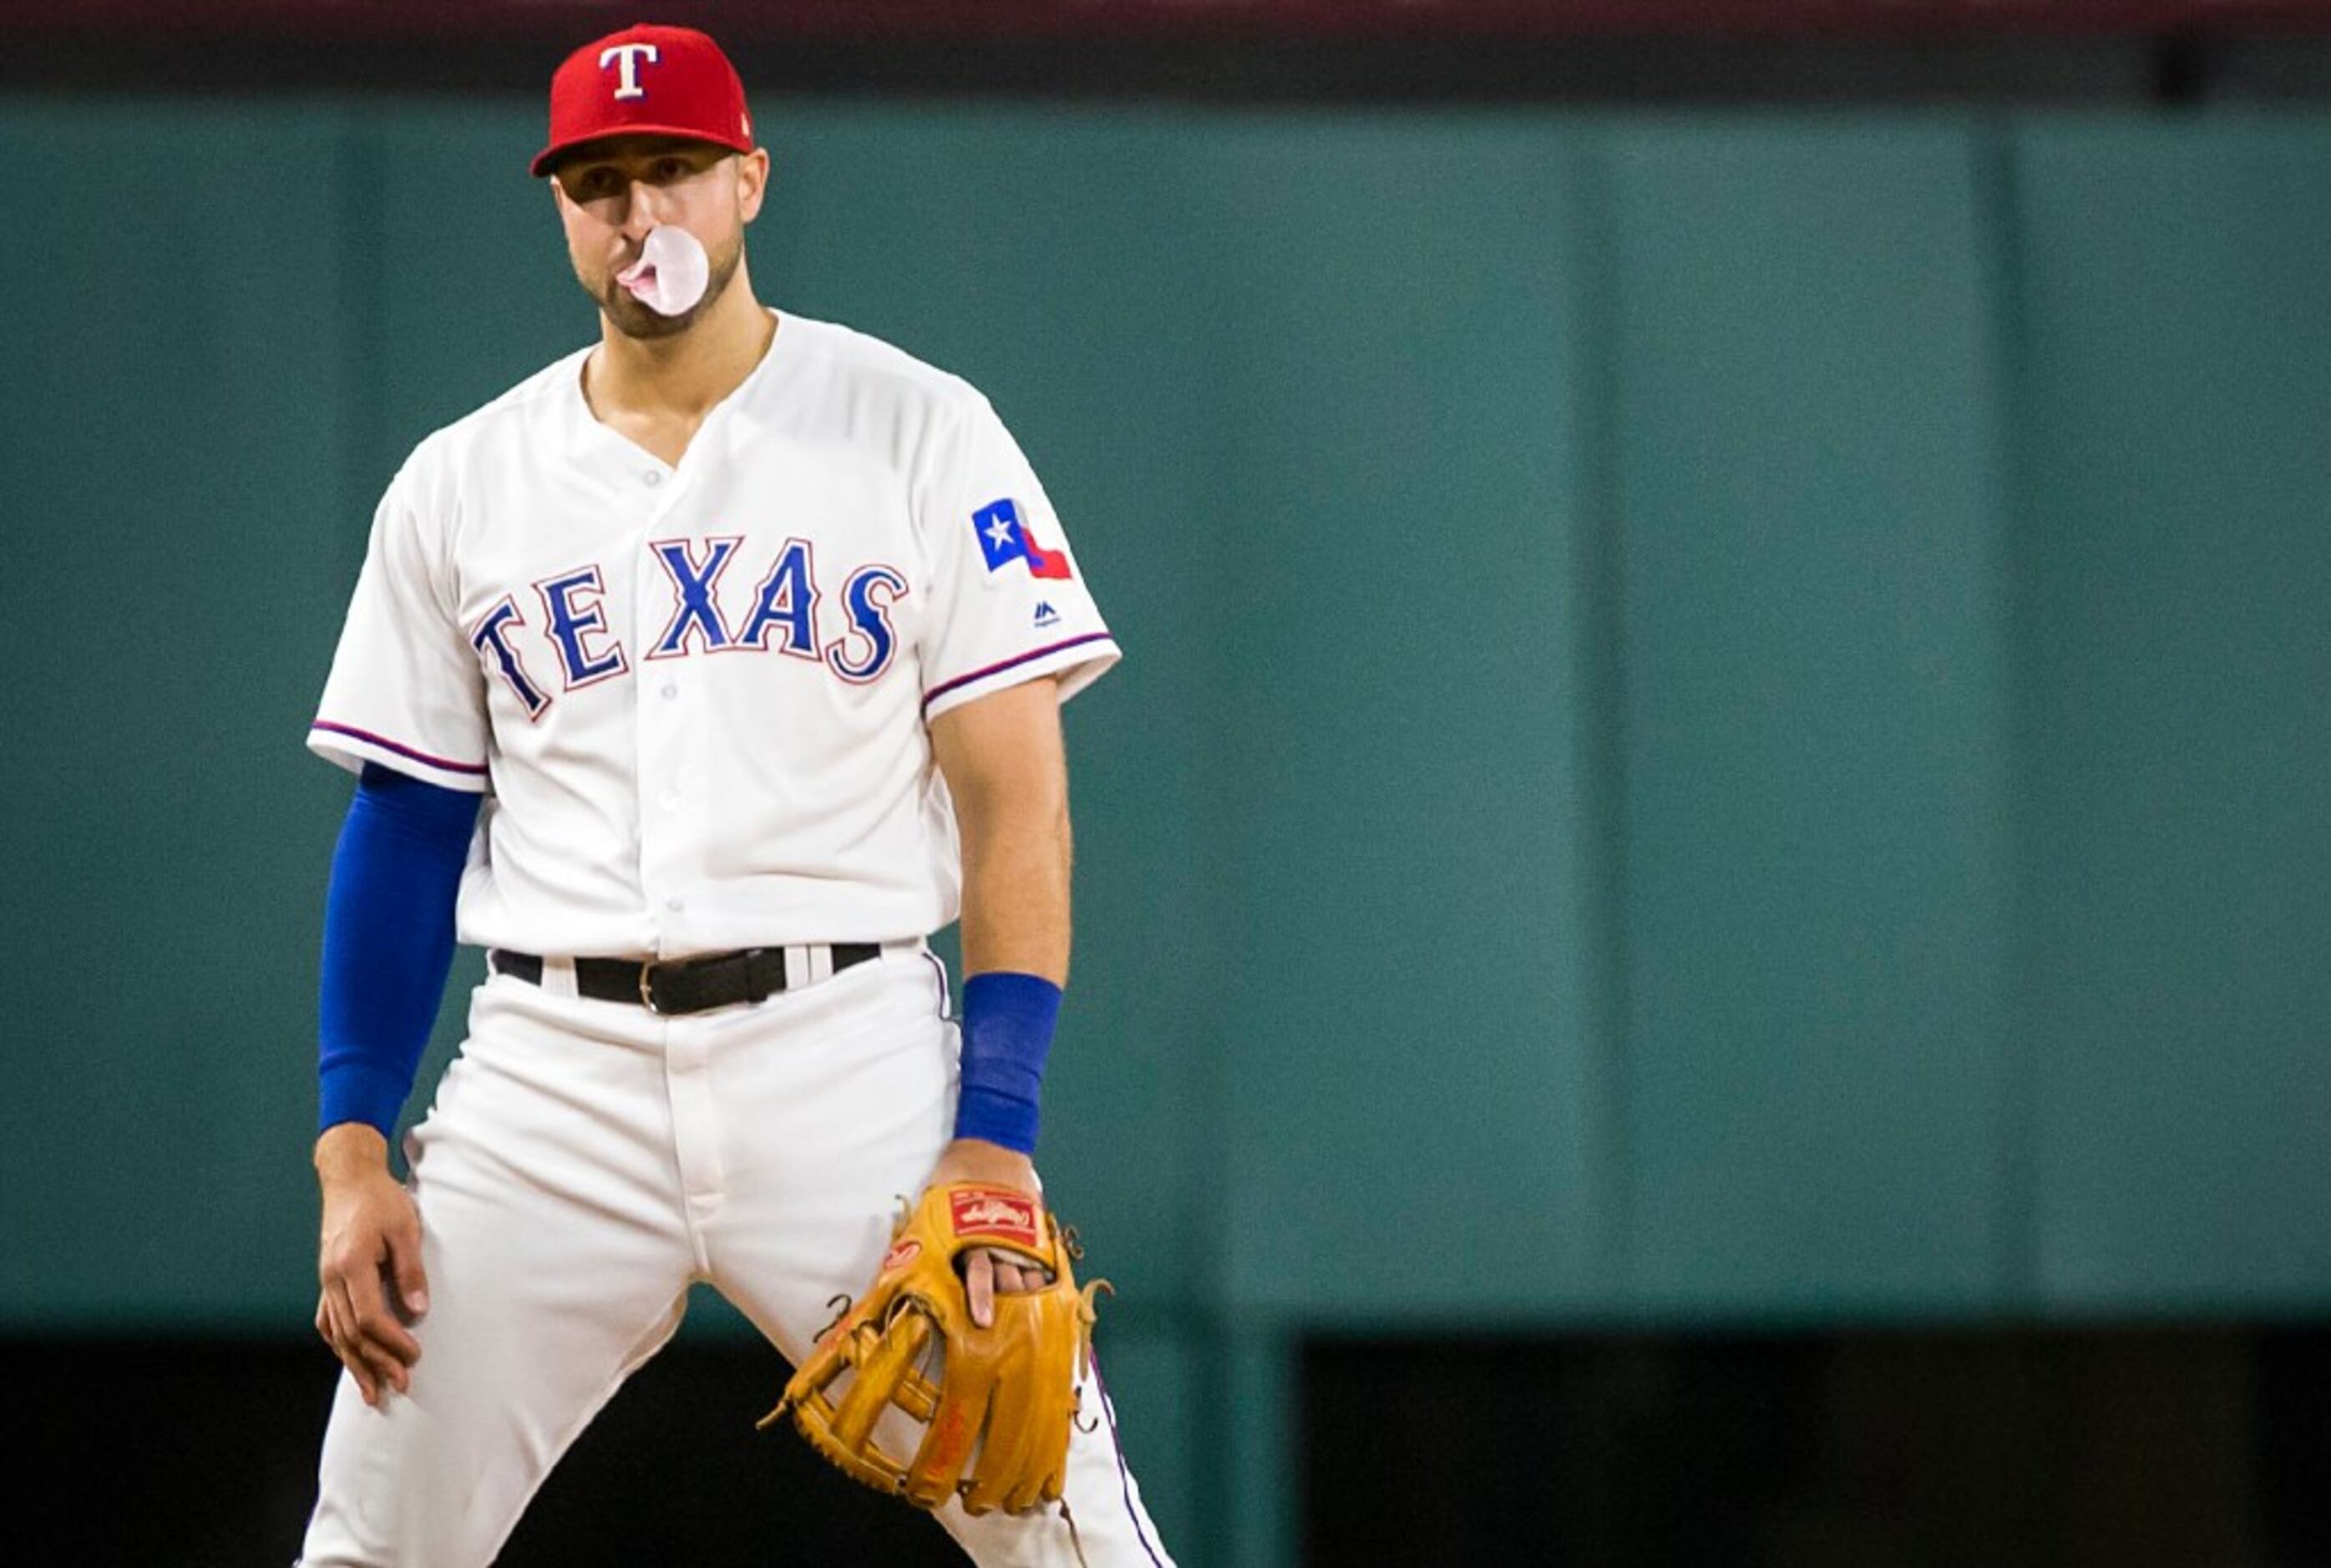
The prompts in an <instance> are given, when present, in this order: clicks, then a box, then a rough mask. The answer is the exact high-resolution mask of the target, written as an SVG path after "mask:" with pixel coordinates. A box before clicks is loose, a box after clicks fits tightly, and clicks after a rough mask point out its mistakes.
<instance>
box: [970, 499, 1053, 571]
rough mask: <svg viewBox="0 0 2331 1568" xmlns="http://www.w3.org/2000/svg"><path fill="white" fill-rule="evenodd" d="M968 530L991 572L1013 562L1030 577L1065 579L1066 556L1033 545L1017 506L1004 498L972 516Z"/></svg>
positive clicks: (1029, 529)
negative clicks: (1021, 563)
mask: <svg viewBox="0 0 2331 1568" xmlns="http://www.w3.org/2000/svg"><path fill="white" fill-rule="evenodd" d="M971 526H972V527H973V529H974V530H975V532H976V533H977V534H978V535H979V550H980V554H982V555H983V556H986V557H987V569H988V570H989V571H990V572H995V571H998V570H1001V569H1002V568H1003V567H1004V565H1007V564H1008V563H1010V562H1013V561H1025V562H1027V563H1028V575H1030V576H1032V577H1067V576H1072V575H1074V574H1073V573H1071V572H1070V570H1069V557H1068V553H1067V552H1066V551H1064V550H1048V549H1046V548H1044V546H1042V545H1040V544H1038V543H1037V542H1036V535H1035V532H1034V530H1032V528H1030V527H1028V524H1027V521H1026V519H1024V518H1022V517H1021V516H1020V503H1019V502H1017V501H1015V500H1013V499H1010V498H1008V497H1007V498H1005V499H1002V500H994V501H990V502H988V503H987V504H986V505H985V506H984V507H982V508H979V510H977V511H975V512H974V513H972V514H971Z"/></svg>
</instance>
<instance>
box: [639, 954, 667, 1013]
mask: <svg viewBox="0 0 2331 1568" xmlns="http://www.w3.org/2000/svg"><path fill="white" fill-rule="evenodd" d="M658 962H659V960H657V959H653V958H651V959H649V960H648V961H647V962H646V963H644V964H642V965H640V1005H641V1006H642V1007H644V1008H646V1009H647V1010H648V1011H649V1012H652V1013H654V1014H655V1015H656V1016H657V1017H658V1018H661V1017H663V1016H664V1011H663V1009H662V1008H661V1007H658V1006H657V1005H656V999H655V972H656V965H657V964H658Z"/></svg>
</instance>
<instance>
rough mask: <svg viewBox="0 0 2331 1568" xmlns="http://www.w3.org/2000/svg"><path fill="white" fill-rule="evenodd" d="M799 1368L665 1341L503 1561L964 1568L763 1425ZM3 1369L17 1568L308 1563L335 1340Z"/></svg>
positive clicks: (898, 1507) (531, 1514) (164, 1345)
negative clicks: (12, 1455)
mask: <svg viewBox="0 0 2331 1568" xmlns="http://www.w3.org/2000/svg"><path fill="white" fill-rule="evenodd" d="M783 1375H784V1364H783V1363H782V1362H780V1361H779V1360H778V1358H777V1357H776V1355H775V1354H774V1353H773V1352H771V1351H769V1350H767V1349H766V1347H763V1346H761V1345H752V1344H741V1343H740V1344H736V1345H719V1344H691V1343H689V1342H685V1341H683V1342H681V1343H679V1344H675V1345H671V1346H670V1347H668V1348H667V1349H666V1350H665V1351H664V1352H663V1353H662V1354H661V1355H659V1356H657V1357H656V1358H655V1359H654V1360H653V1361H652V1362H650V1363H649V1364H647V1366H646V1367H645V1368H643V1369H642V1371H640V1372H639V1373H637V1374H636V1375H634V1376H633V1379H632V1380H631V1382H630V1383H626V1384H625V1385H624V1387H623V1391H622V1392H620V1393H618V1394H617V1395H616V1396H615V1399H614V1402H613V1403H611V1404H610V1405H608V1407H607V1408H606V1410H604V1411H602V1412H601V1413H600V1416H599V1419H598V1420H597V1421H594V1422H593V1423H592V1424H591V1426H590V1427H589V1428H588V1429H587V1430H585V1432H584V1434H583V1436H582V1437H581V1439H580V1440H577V1441H576V1445H575V1447H574V1448H573V1449H570V1450H569V1451H568V1453H567V1455H566V1459H565V1461H564V1462H562V1463H561V1464H560V1465H559V1466H558V1468H557V1469H555V1470H554V1471H553V1472H552V1473H551V1477H550V1479H549V1481H548V1482H547V1483H546V1484H545V1486H544V1487H543V1488H542V1490H541V1492H540V1493H538V1495H537V1497H536V1498H535V1501H534V1505H533V1506H532V1507H531V1508H529V1509H528V1512H527V1515H526V1516H525V1517H524V1518H523V1519H522V1520H520V1521H519V1527H518V1529H517V1531H516V1533H515V1534H514V1535H512V1536H511V1537H510V1541H509V1546H508V1548H507V1549H506V1550H505V1551H504V1552H503V1554H502V1555H501V1556H500V1557H499V1559H498V1560H497V1561H498V1568H639V1565H642V1564H662V1563H687V1564H690V1568H730V1565H734V1568H746V1565H747V1564H750V1565H751V1568H767V1565H768V1564H770V1563H821V1562H823V1563H881V1564H884V1565H886V1568H919V1565H924V1564H928V1565H930V1568H939V1565H941V1564H946V1565H947V1568H960V1565H961V1564H962V1563H963V1561H964V1559H963V1557H962V1555H961V1554H959V1553H957V1552H956V1549H955V1547H954V1545H953V1544H952V1543H951V1542H949V1541H948V1540H947V1537H946V1535H944V1534H943V1533H942V1532H941V1531H940V1530H939V1528H938V1526H937V1525H936V1524H934V1523H932V1522H931V1521H930V1520H929V1519H928V1518H927V1517H925V1516H921V1515H919V1514H918V1513H917V1512H916V1511H915V1510H914V1509H913V1508H911V1507H909V1506H907V1505H906V1504H904V1503H900V1502H896V1501H893V1500H891V1499H890V1498H888V1497H881V1496H879V1495H878V1494H876V1493H874V1492H872V1491H871V1490H869V1489H867V1488H865V1487H860V1486H858V1485H857V1484H856V1483H855V1482H852V1481H851V1480H849V1479H848V1478H845V1477H843V1476H842V1474H841V1473H840V1472H839V1471H837V1470H835V1469H833V1468H832V1467H831V1466H829V1465H827V1464H826V1463H825V1462H824V1461H823V1459H819V1458H818V1457H817V1456H816V1455H815V1454H813V1453H812V1452H811V1451H810V1449H809V1448H808V1447H807V1445H805V1444H804V1443H803V1442H802V1440H800V1438H799V1437H798V1436H797V1435H796V1434H795V1433H794V1431H793V1430H791V1429H790V1428H784V1429H777V1428H772V1429H771V1430H768V1431H766V1432H756V1431H755V1430H753V1423H754V1421H756V1420H758V1419H759V1418H760V1416H761V1415H762V1413H763V1412H764V1411H766V1410H767V1409H768V1408H769V1406H770V1405H771V1404H773V1403H775V1399H776V1393H777V1390H778V1388H779V1387H780V1386H781V1384H782V1379H783ZM0 1376H5V1384H6V1387H7V1389H8V1395H9V1408H10V1410H11V1411H14V1412H17V1418H16V1421H15V1422H14V1425H15V1427H16V1430H17V1432H18V1435H19V1440H22V1441H24V1444H25V1449H24V1450H23V1451H24V1453H25V1455H26V1461H20V1464H22V1465H23V1467H24V1468H21V1469H20V1473H19V1475H18V1476H17V1477H16V1478H14V1480H12V1483H11V1487H10V1489H11V1491H12V1493H13V1494H14V1496H16V1497H19V1498H20V1499H21V1502H20V1503H19V1505H18V1506H17V1507H16V1508H15V1509H14V1510H12V1514H13V1516H12V1518H11V1520H10V1524H9V1541H10V1544H9V1547H8V1551H7V1553H6V1558H7V1561H8V1562H10V1563H21V1564H24V1565H26V1568H45V1565H46V1564H52V1563H53V1564H57V1565H59V1568H62V1565H63V1564H68V1563H72V1564H78V1563H103V1564H105V1565H106V1568H251V1565H252V1564H262V1565H268V1568H284V1565H288V1564H289V1563H291V1561H292V1559H293V1558H294V1556H295V1555H296V1554H298V1552H299V1549H300V1534H301V1530H302V1528H303V1526H304V1525H305V1523H306V1520H307V1516H308V1511H309V1507H310V1506H312V1505H313V1503H314V1500H315V1485H316V1457H317V1448H318V1444H319V1440H321V1438H322V1435H323V1430H324V1420H325V1416H326V1413H327V1412H328V1410H329V1409H330V1406H331V1398H332V1390H333V1384H334V1383H335V1380H336V1376H337V1365H336V1364H335V1363H333V1362H332V1360H331V1358H330V1356H329V1354H328V1353H327V1352H326V1351H325V1350H324V1349H323V1347H322V1346H321V1345H298V1344H294V1345H285V1344H281V1343H279V1342H274V1341H232V1340H200V1341H195V1340H188V1341H169V1342H125V1341H108V1340H94V1339H92V1340H75V1341H69V1342H62V1343H59V1342H41V1341H26V1340H21V1339H18V1340H9V1341H6V1342H5V1345H0Z"/></svg>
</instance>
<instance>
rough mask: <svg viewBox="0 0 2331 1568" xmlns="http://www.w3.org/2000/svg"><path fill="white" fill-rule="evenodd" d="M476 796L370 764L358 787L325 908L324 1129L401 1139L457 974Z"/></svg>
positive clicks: (320, 1062) (320, 1071)
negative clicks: (403, 1119)
mask: <svg viewBox="0 0 2331 1568" xmlns="http://www.w3.org/2000/svg"><path fill="white" fill-rule="evenodd" d="M479 800H480V797H479V796H477V795H474V794H470V793H469V792H467V791H465V790H449V789H445V788H443V787H442V786H441V785H438V784H424V783H423V782H422V781H421V780H419V779H416V778H408V777H407V776H405V775H404V774H400V773H397V772H395V771H394V770H392V769H389V768H385V767H377V766H374V765H369V764H368V765H366V768H365V770H364V774H363V775H362V777H361V778H360V779H359V780H358V781H357V793H356V798H355V799H354V800H352V801H350V802H349V803H348V814H347V821H346V822H343V823H341V825H340V841H339V847H338V849H337V850H336V851H334V852H333V855H332V884H331V891H330V892H329V893H328V895H327V896H326V898H325V901H324V965H323V988H322V989H323V994H322V998H321V1003H322V1004H321V1007H320V1008H319V1020H318V1030H317V1040H318V1044H319V1050H318V1054H317V1064H316V1065H317V1078H318V1080H319V1089H320V1090H321V1093H320V1096H319V1099H320V1107H319V1122H318V1126H319V1130H320V1129H321V1128H324V1127H330V1126H337V1125H338V1124H339V1123H341V1122H366V1123H369V1124H370V1125H371V1126H376V1127H377V1128H379V1129H380V1136H383V1137H389V1136H393V1134H394V1132H395V1126H396V1117H397V1113H398V1112H399V1111H400V1110H402V1109H403V1108H404V1097H405V1096H407V1095H408V1094H410V1093H412V1092H413V1074H414V1069H416V1068H418V1067H419V1066H420V1065H421V1052H422V1050H423V1049H424V1048H425V1047H426V1046H427V1045H428V1043H429V1030H430V1026H431V1025H432V1024H433V1023H434V1022H436V1019H437V1004H438V1003H439V1002H440V1001H441V1000H442V998H443V996H444V993H445V976H446V974H448V972H450V971H451V970H452V966H453V899H454V895H455V894H456V893H457V892H459V891H460V889H461V868H462V866H463V865H464V864H466V863H467V861H468V860H469V855H470V834H471V831H472V830H473V829H474V828H475V827H476V825H477V821H478V803H479Z"/></svg>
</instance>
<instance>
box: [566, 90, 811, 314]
mask: <svg viewBox="0 0 2331 1568" xmlns="http://www.w3.org/2000/svg"><path fill="white" fill-rule="evenodd" d="M768 171H769V155H768V154H767V152H766V151H765V150H763V149H760V148H757V147H756V148H755V149H754V150H753V151H752V152H749V153H736V152H731V151H730V150H728V148H727V147H720V146H718V145H716V144H714V143H711V142H704V141H694V140H690V139H689V138H682V137H670V136H632V135H625V136H611V137H604V138H600V139H599V140H597V141H592V142H586V143H585V144H584V145H582V146H581V147H576V148H575V149H574V150H573V151H571V152H569V153H568V154H567V155H566V157H564V158H562V159H560V160H559V162H558V165H557V167H556V168H555V169H554V170H553V171H552V173H551V180H550V185H551V189H552V191H553V193H554V194H555V197H556V199H557V203H558V216H559V221H560V222H561V223H564V224H565V225H566V254H567V259H568V260H569V261H572V262H573V263H574V267H575V277H576V281H578V282H580V283H581V284H582V285H583V291H584V292H585V293H586V294H588V295H590V296H591V298H592V299H594V300H595V301H597V303H598V306H599V309H602V310H603V311H604V312H605V313H606V316H607V318H608V319H609V320H610V321H612V322H614V324H615V328H616V330H617V331H619V332H622V333H623V334H624V335H625V336H626V337H672V336H674V335H676V334H678V333H680V332H684V331H686V330H687V329H688V328H689V326H690V323H692V322H694V321H695V319H696V318H698V317H699V316H701V315H703V314H704V313H705V312H706V311H707V310H709V309H711V308H712V302H713V301H714V300H716V299H719V298H720V292H721V290H724V289H726V288H727V287H728V280H729V279H730V278H732V277H734V276H736V272H737V263H738V262H739V261H743V260H744V256H745V225H746V224H747V223H751V222H752V221H753V219H754V217H755V215H756V214H758V213H759V212H760V210H761V195H762V192H763V191H764V189H765V188H766V185H767V182H768ZM660 223H670V224H672V225H674V226H675V227H678V228H682V229H686V230H687V231H688V232H689V233H691V234H693V235H695V236H696V239H697V242H699V244H701V245H702V246H703V247H704V253H705V255H706V257H707V258H708V259H709V261H710V263H711V277H710V279H709V280H708V281H707V282H706V284H705V286H704V298H703V299H699V300H698V301H697V302H696V303H695V304H694V305H693V306H691V307H690V308H689V309H687V310H684V311H682V312H681V313H680V315H678V316H664V315H660V314H659V313H657V312H656V311H654V310H652V309H649V308H648V307H647V305H646V304H644V303H643V302H642V301H641V300H640V299H636V298H634V297H633V294H632V291H631V290H629V289H626V288H624V287H623V285H622V284H621V283H618V282H616V281H615V274H616V273H618V272H620V271H623V269H624V268H626V267H628V266H630V265H631V264H632V263H633V261H637V260H638V259H639V254H640V246H641V245H642V242H645V240H646V239H647V236H648V231H649V230H651V229H652V228H654V227H656V226H657V225H658V224H660Z"/></svg>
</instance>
